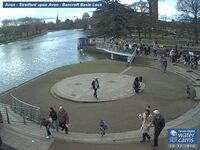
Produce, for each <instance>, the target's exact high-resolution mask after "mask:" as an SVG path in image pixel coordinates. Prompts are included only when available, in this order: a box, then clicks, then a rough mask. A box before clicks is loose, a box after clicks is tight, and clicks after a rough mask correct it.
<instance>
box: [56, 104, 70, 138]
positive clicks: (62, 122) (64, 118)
mask: <svg viewBox="0 0 200 150" xmlns="http://www.w3.org/2000/svg"><path fill="white" fill-rule="evenodd" d="M58 122H59V127H61V130H62V131H63V130H65V133H66V134H68V127H69V125H70V124H69V116H68V114H67V112H66V111H65V109H64V108H63V106H60V107H59V111H58Z"/></svg>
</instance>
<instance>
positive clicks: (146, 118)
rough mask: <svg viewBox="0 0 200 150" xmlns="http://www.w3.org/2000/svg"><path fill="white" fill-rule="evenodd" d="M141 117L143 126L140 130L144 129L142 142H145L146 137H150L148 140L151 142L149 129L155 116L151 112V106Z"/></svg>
mask: <svg viewBox="0 0 200 150" xmlns="http://www.w3.org/2000/svg"><path fill="white" fill-rule="evenodd" d="M139 116H140V115H139ZM140 119H141V120H142V126H141V128H140V131H142V140H141V141H140V142H145V141H146V139H148V142H149V141H150V139H151V137H150V135H149V134H148V133H149V130H150V128H151V126H152V119H153V117H152V115H151V113H150V108H149V107H147V108H145V111H144V113H143V114H142V115H141V116H140Z"/></svg>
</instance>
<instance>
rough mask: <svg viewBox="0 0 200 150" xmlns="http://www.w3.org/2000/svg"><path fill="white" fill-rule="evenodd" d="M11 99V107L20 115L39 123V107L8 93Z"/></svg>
mask: <svg viewBox="0 0 200 150" xmlns="http://www.w3.org/2000/svg"><path fill="white" fill-rule="evenodd" d="M10 96H11V99H12V104H11V109H12V110H13V111H14V112H15V113H17V114H19V115H20V116H22V117H25V118H26V119H27V120H30V121H33V122H36V123H40V120H41V112H40V107H37V106H34V105H31V104H28V103H25V102H23V101H21V100H19V99H18V98H16V97H15V96H13V95H12V94H10Z"/></svg>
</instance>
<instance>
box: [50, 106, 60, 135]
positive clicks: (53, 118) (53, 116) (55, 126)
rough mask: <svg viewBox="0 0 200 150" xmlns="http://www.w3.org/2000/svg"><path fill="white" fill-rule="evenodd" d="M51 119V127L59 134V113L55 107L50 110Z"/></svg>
mask: <svg viewBox="0 0 200 150" xmlns="http://www.w3.org/2000/svg"><path fill="white" fill-rule="evenodd" d="M49 119H50V120H51V127H52V128H53V129H56V131H57V132H58V120H57V113H56V111H55V110H54V109H53V107H50V108H49Z"/></svg>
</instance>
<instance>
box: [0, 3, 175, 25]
mask: <svg viewBox="0 0 200 150" xmlns="http://www.w3.org/2000/svg"><path fill="white" fill-rule="evenodd" d="M3 1H62V0H1V2H0V21H1V20H3V19H16V18H20V17H26V16H29V17H36V18H49V21H50V20H51V21H52V20H55V18H56V15H57V14H58V15H59V18H60V19H61V20H63V21H64V20H66V19H67V18H68V19H73V18H75V17H78V18H81V17H82V14H83V13H84V12H89V13H90V14H92V12H93V11H94V10H95V9H93V8H89V9H86V8H59V9H58V8H15V9H14V8H3V7H2V4H3ZM63 1H98V0H63ZM120 1H121V3H123V4H132V3H134V2H138V1H139V0H120ZM176 13H177V11H176V0H160V1H159V16H172V15H175V14H176ZM50 18H51V19H50Z"/></svg>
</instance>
